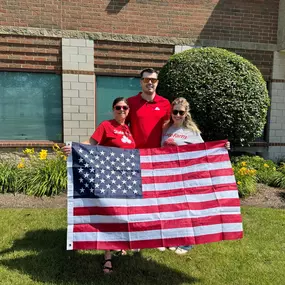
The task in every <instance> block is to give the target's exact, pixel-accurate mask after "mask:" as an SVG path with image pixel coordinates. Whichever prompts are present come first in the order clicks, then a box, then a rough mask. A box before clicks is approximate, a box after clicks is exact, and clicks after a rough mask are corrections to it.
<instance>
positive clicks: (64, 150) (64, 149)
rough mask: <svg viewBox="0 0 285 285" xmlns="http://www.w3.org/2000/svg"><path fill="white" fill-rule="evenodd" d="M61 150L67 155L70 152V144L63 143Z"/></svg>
mask: <svg viewBox="0 0 285 285" xmlns="http://www.w3.org/2000/svg"><path fill="white" fill-rule="evenodd" d="M61 150H62V152H63V153H64V154H65V155H66V156H67V155H70V153H71V146H70V145H65V146H63V147H62V148H61Z"/></svg>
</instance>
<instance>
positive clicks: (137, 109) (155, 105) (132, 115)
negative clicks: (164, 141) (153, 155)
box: [128, 92, 171, 148]
mask: <svg viewBox="0 0 285 285" xmlns="http://www.w3.org/2000/svg"><path fill="white" fill-rule="evenodd" d="M141 94H142V93H141V92H140V93H139V94H138V95H136V96H133V97H131V98H128V104H129V106H130V112H129V116H128V121H129V122H130V130H131V133H132V135H133V138H134V140H135V143H136V148H154V147H160V142H161V136H162V127H163V124H164V123H165V121H167V120H169V118H170V110H171V106H170V103H169V101H168V100H167V99H165V98H163V97H162V96H159V95H157V94H156V95H155V97H154V100H153V101H152V102H147V101H146V100H144V99H143V98H142V97H141Z"/></svg>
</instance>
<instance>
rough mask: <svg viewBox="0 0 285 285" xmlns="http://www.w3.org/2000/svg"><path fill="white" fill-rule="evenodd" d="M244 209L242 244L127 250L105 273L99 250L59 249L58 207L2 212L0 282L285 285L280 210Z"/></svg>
mask: <svg viewBox="0 0 285 285" xmlns="http://www.w3.org/2000/svg"><path fill="white" fill-rule="evenodd" d="M242 211H243V220H244V238H243V239H242V240H240V241H226V242H219V243H213V244H206V245H199V246H196V247H195V248H194V249H193V250H192V251H190V252H189V253H188V254H187V255H185V256H178V255H176V254H175V253H173V252H171V251H169V250H168V251H165V252H160V251H158V250H155V249H151V250H143V251H142V252H141V253H140V254H134V255H133V254H132V253H130V254H129V255H127V256H123V257H116V258H114V262H113V265H114V269H115V272H114V273H113V274H112V275H111V276H104V275H103V274H102V271H101V261H102V252H97V251H80V252H75V251H66V250H65V239H66V211H65V210H64V209H18V210H17V209H1V210H0V225H1V226H0V284H5V285H6V284H7V285H10V284H12V285H17V284H21V285H33V284H56V285H58V284H65V285H71V284H74V285H79V284H80V285H89V284H96V285H101V284H110V285H112V284H114V285H120V284H132V285H136V284H138V285H145V284H149V285H164V284H171V285H183V284H195V285H196V284H197V285H198V284H199V285H201V284H203V285H223V284H227V285H240V284H241V285H250V284H254V285H256V284H258V285H265V284H266V285H267V284H268V285H279V284H280V285H283V284H285V211H284V210H278V209H269V208H268V209H262V208H253V207H244V208H243V209H242Z"/></svg>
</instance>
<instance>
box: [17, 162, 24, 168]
mask: <svg viewBox="0 0 285 285" xmlns="http://www.w3.org/2000/svg"><path fill="white" fill-rule="evenodd" d="M24 167H25V164H24V163H23V162H19V163H18V165H17V168H24Z"/></svg>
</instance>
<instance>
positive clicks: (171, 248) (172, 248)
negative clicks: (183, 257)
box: [168, 247, 177, 251]
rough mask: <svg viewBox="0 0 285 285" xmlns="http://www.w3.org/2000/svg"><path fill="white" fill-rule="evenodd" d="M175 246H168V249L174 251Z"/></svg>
mask: <svg viewBox="0 0 285 285" xmlns="http://www.w3.org/2000/svg"><path fill="white" fill-rule="evenodd" d="M176 248H177V247H169V248H168V249H170V250H172V251H175V250H176Z"/></svg>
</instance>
